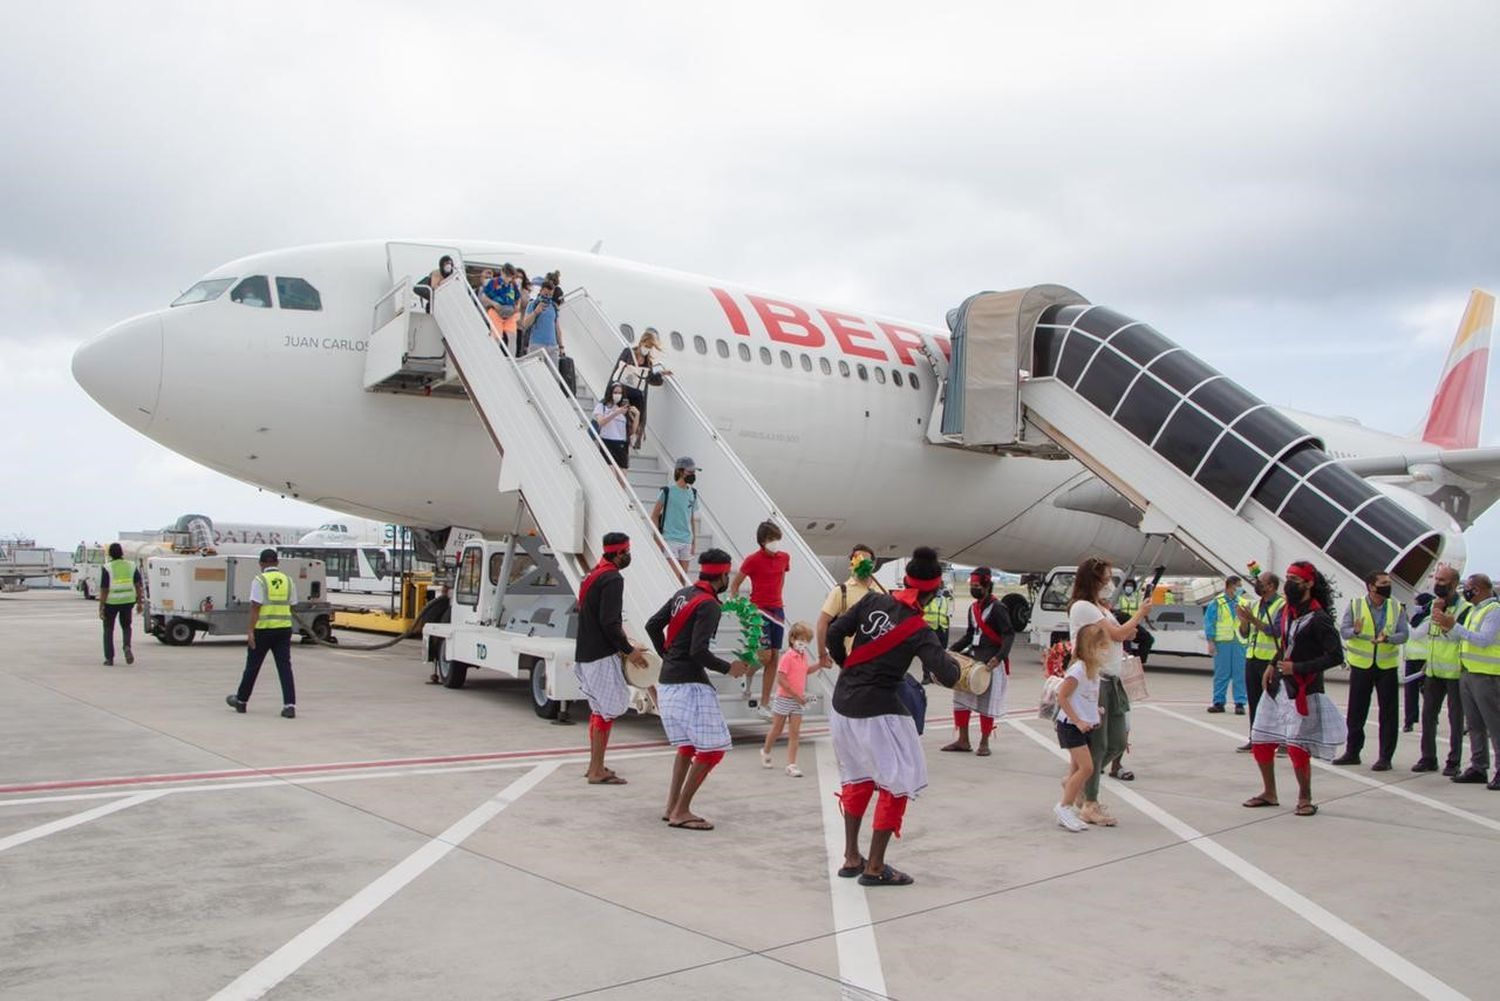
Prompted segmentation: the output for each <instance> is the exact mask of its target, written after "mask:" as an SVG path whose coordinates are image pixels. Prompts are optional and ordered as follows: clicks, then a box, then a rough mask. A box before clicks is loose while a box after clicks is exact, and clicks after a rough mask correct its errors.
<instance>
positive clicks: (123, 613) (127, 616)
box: [104, 602, 135, 660]
mask: <svg viewBox="0 0 1500 1001" xmlns="http://www.w3.org/2000/svg"><path fill="white" fill-rule="evenodd" d="M134 611H135V603H134V602H131V603H130V604H128V605H105V606H104V659H105V660H114V659H115V621H116V620H118V621H119V623H120V644H121V645H122V646H124V647H125V649H127V650H129V649H130V622H131V613H132V612H134Z"/></svg>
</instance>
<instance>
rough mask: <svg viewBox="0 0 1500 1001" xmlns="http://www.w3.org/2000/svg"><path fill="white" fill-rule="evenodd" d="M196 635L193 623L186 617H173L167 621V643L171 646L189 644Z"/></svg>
mask: <svg viewBox="0 0 1500 1001" xmlns="http://www.w3.org/2000/svg"><path fill="white" fill-rule="evenodd" d="M194 635H196V632H195V630H194V629H193V624H192V623H191V622H189V621H187V620H186V619H173V620H172V621H171V622H168V623H167V643H168V644H169V645H171V646H187V645H188V644H189V643H191V642H193V636H194Z"/></svg>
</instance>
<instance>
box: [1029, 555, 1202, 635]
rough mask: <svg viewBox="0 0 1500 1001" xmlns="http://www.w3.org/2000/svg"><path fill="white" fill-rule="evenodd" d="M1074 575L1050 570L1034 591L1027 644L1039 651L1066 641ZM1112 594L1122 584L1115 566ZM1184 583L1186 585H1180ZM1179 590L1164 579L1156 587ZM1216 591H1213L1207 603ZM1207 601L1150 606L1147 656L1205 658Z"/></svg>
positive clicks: (1075, 570)
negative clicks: (1162, 655)
mask: <svg viewBox="0 0 1500 1001" xmlns="http://www.w3.org/2000/svg"><path fill="white" fill-rule="evenodd" d="M1077 575H1078V568H1077V567H1076V566H1068V567H1053V568H1052V570H1051V571H1049V572H1048V574H1047V577H1046V580H1044V581H1043V583H1042V587H1041V589H1040V590H1039V591H1038V592H1037V596H1036V600H1035V601H1034V602H1033V603H1032V606H1031V624H1030V629H1029V631H1030V634H1031V637H1030V638H1031V642H1032V644H1033V645H1034V646H1037V647H1039V648H1041V649H1043V650H1045V649H1047V648H1048V647H1050V646H1052V644H1054V643H1058V642H1061V641H1063V640H1066V639H1067V638H1068V633H1069V630H1068V599H1069V598H1070V597H1072V594H1073V579H1074V578H1075V577H1076V576H1077ZM1111 578H1112V579H1113V580H1114V584H1115V593H1116V594H1119V591H1120V585H1121V584H1123V583H1124V574H1123V573H1122V572H1121V571H1120V569H1119V568H1118V567H1116V568H1115V569H1114V571H1113V573H1112V574H1111ZM1182 583H1183V584H1185V583H1186V582H1182ZM1174 588H1175V589H1180V585H1179V584H1178V582H1175V581H1172V580H1167V579H1164V580H1163V581H1162V583H1161V586H1159V587H1158V589H1157V591H1158V594H1160V593H1161V591H1162V590H1163V589H1166V590H1169V591H1171V590H1174ZM1217 594H1218V592H1217V591H1216V590H1214V591H1213V592H1212V594H1211V595H1210V596H1209V598H1208V601H1212V600H1213V597H1214V596H1215V595H1217ZM1206 604H1207V602H1202V601H1186V602H1182V601H1174V602H1171V603H1162V604H1153V605H1152V606H1151V611H1150V612H1148V613H1147V614H1146V627H1147V628H1148V629H1150V630H1151V637H1152V645H1151V653H1152V654H1153V655H1155V654H1161V653H1170V654H1177V655H1181V656H1185V657H1209V656H1212V654H1210V653H1209V650H1208V640H1207V639H1206V638H1205V637H1204V635H1203V613H1204V606H1205V605H1206Z"/></svg>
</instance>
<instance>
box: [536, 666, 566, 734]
mask: <svg viewBox="0 0 1500 1001" xmlns="http://www.w3.org/2000/svg"><path fill="white" fill-rule="evenodd" d="M529 659H530V660H531V708H533V709H535V710H536V714H537V715H538V716H540V717H541V718H542V719H557V717H558V714H559V713H561V712H562V703H561V702H558V701H557V700H556V699H549V698H547V662H546V661H545V660H542V659H540V658H538V657H532V658H529Z"/></svg>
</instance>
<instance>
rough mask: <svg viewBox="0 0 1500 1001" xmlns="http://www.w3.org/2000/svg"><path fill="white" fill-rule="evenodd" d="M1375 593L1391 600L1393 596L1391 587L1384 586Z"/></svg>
mask: <svg viewBox="0 0 1500 1001" xmlns="http://www.w3.org/2000/svg"><path fill="white" fill-rule="evenodd" d="M1375 593H1376V594H1378V595H1380V596H1381V597H1382V598H1389V597H1390V596H1391V585H1389V584H1382V585H1380V586H1379V587H1377V588H1376V589H1375Z"/></svg>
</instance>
